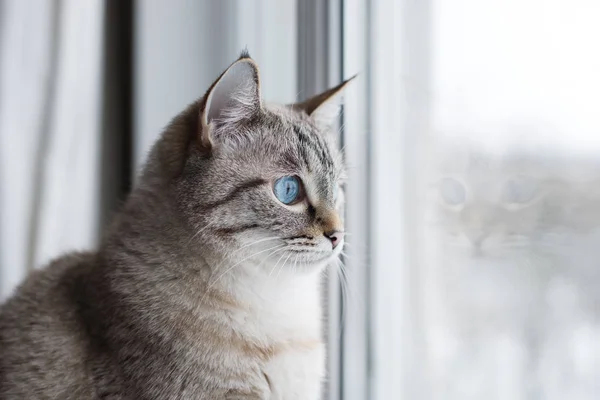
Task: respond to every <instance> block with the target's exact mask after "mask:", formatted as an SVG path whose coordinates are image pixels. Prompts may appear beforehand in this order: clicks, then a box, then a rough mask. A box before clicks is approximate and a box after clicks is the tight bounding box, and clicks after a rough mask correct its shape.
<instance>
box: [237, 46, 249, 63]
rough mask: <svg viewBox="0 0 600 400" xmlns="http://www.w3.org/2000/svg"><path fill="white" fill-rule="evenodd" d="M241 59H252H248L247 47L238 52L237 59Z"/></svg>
mask: <svg viewBox="0 0 600 400" xmlns="http://www.w3.org/2000/svg"><path fill="white" fill-rule="evenodd" d="M243 58H252V57H250V53H249V52H248V47H245V48H244V49H243V50H242V51H241V52H240V56H239V58H238V60H241V59H243Z"/></svg>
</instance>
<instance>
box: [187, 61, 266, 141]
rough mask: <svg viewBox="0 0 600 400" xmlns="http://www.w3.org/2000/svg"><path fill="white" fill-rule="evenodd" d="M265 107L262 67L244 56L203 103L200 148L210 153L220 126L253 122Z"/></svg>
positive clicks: (213, 85)
mask: <svg viewBox="0 0 600 400" xmlns="http://www.w3.org/2000/svg"><path fill="white" fill-rule="evenodd" d="M261 107H262V105H261V98H260V80H259V73H258V66H257V65H256V63H255V62H254V60H252V59H251V58H250V56H249V55H248V53H247V52H243V53H242V55H241V56H240V58H239V59H238V60H237V61H236V62H234V63H233V64H231V66H229V68H227V69H226V70H225V72H223V73H222V74H221V76H220V77H219V78H218V79H217V80H216V81H215V82H214V83H213V84H212V86H211V87H210V89H208V91H207V92H206V95H205V96H204V98H203V101H202V102H201V105H200V123H199V124H198V125H199V126H198V130H199V132H198V136H199V144H200V146H201V147H202V148H203V149H204V150H208V151H210V149H211V148H212V145H213V140H214V139H215V137H214V136H215V132H216V130H217V128H218V127H219V126H221V125H225V124H233V123H237V122H240V121H242V120H244V119H250V118H252V117H253V116H254V115H255V114H256V113H258V112H259V111H260V109H261Z"/></svg>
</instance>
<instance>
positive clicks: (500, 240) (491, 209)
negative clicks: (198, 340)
mask: <svg viewBox="0 0 600 400" xmlns="http://www.w3.org/2000/svg"><path fill="white" fill-rule="evenodd" d="M443 157H444V158H445V160H443V161H442V162H440V163H439V164H438V171H437V173H436V176H435V179H434V181H433V184H432V186H431V200H432V203H431V204H432V205H433V207H434V209H435V220H436V225H437V227H438V229H439V232H440V233H442V235H443V237H442V238H441V240H442V241H443V243H444V244H445V245H449V247H452V248H454V250H455V251H456V250H458V251H461V252H463V253H464V254H465V255H468V256H470V257H471V256H475V257H481V256H483V257H489V258H500V259H502V258H507V257H512V256H514V255H515V254H520V253H522V252H523V251H527V250H528V249H529V246H530V245H531V244H532V241H533V240H534V239H536V238H537V237H538V236H539V235H540V234H541V233H543V232H544V229H546V228H545V224H547V223H548V218H549V215H548V213H549V208H548V202H547V200H548V198H549V195H550V194H551V191H552V184H551V182H549V180H548V179H547V177H545V176H543V174H541V173H540V170H541V169H542V167H541V166H540V165H539V164H538V163H536V161H535V160H533V161H531V162H529V161H528V160H527V159H523V158H517V157H514V158H511V157H505V158H502V157H495V156H493V155H490V154H486V153H483V152H477V151H475V150H470V149H469V150H466V149H462V150H461V151H449V152H448V153H446V154H444V156H443ZM446 248H448V246H447V247H446Z"/></svg>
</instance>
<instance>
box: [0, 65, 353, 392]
mask: <svg viewBox="0 0 600 400" xmlns="http://www.w3.org/2000/svg"><path fill="white" fill-rule="evenodd" d="M347 82H348V81H346V82H344V83H342V84H340V85H339V86H337V87H335V88H333V89H330V90H328V91H327V92H325V93H322V94H320V95H318V96H315V97H313V98H311V99H309V100H307V101H306V102H304V103H301V104H295V105H291V106H270V105H265V104H263V103H262V101H261V98H260V88H259V74H258V69H257V66H256V65H255V63H254V61H253V60H252V59H250V57H249V56H248V54H247V53H243V54H242V56H241V57H240V59H239V60H237V61H236V62H235V63H233V64H232V65H231V66H230V67H229V68H228V69H227V70H226V71H225V72H224V73H223V74H222V75H221V76H220V77H219V78H218V79H217V81H216V82H215V83H214V84H213V85H212V86H211V87H210V89H209V90H208V92H207V93H206V95H205V96H204V97H202V98H201V99H200V100H198V101H197V102H195V103H193V104H191V105H190V106H189V107H188V108H187V109H186V110H185V111H183V112H182V113H181V114H180V115H179V116H177V117H176V118H175V119H174V120H173V121H172V122H171V124H170V125H169V126H168V127H167V129H166V130H165V132H164V133H163V134H162V137H161V138H160V139H159V140H158V142H157V143H156V144H155V146H154V147H153V149H152V151H151V152H150V155H149V158H148V162H147V164H146V166H145V168H144V170H143V172H142V174H141V176H140V177H139V180H138V184H137V186H136V188H135V189H134V190H133V192H132V193H131V195H130V196H129V198H128V200H127V202H126V204H125V206H124V208H123V210H122V211H121V212H120V213H119V214H118V215H117V216H116V218H115V220H114V221H113V224H112V225H111V227H110V229H109V230H108V232H107V233H106V235H105V237H104V239H103V241H102V243H101V246H100V249H99V251H98V252H94V253H91V252H90V253H74V254H70V255H67V256H64V257H62V258H60V259H58V260H56V261H54V262H53V263H51V264H50V266H49V267H47V268H45V269H43V270H40V271H37V272H35V273H33V274H32V275H31V276H30V277H29V278H28V279H27V280H26V281H25V283H24V284H22V286H21V287H20V288H19V289H18V290H17V291H16V293H15V294H14V295H13V296H12V298H11V299H9V300H8V302H7V303H6V304H4V305H3V306H2V308H0V398H2V399H33V398H43V399H99V398H103V399H104V398H106V399H286V400H291V399H302V400H310V399H317V398H319V392H320V387H321V380H322V378H323V375H324V345H323V343H322V340H321V307H320V296H319V280H320V276H321V272H322V270H323V268H324V267H325V266H326V265H327V264H328V263H330V262H331V261H333V260H334V259H335V258H336V257H337V256H338V255H339V254H340V252H341V249H342V245H343V237H344V228H343V224H342V220H341V217H340V216H341V214H340V212H341V205H342V196H341V195H338V194H337V193H338V191H339V190H338V188H339V185H340V179H341V178H342V172H343V171H342V165H341V159H340V156H339V154H338V152H337V151H336V149H335V147H334V146H332V145H331V144H330V143H329V139H328V137H327V136H326V132H325V131H326V130H327V128H328V126H329V123H330V122H332V121H333V119H334V118H335V114H336V110H337V109H338V107H337V106H336V105H335V103H336V102H335V101H333V100H334V98H335V97H336V95H337V94H338V93H339V92H340V90H341V89H342V88H343V87H344V86H345V84H346V83H347Z"/></svg>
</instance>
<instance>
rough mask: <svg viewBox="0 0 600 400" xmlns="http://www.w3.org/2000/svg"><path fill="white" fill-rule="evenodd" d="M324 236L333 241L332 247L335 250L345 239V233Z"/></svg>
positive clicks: (332, 232) (339, 232)
mask: <svg viewBox="0 0 600 400" xmlns="http://www.w3.org/2000/svg"><path fill="white" fill-rule="evenodd" d="M324 235H325V237H326V238H327V239H329V240H331V247H332V248H334V249H335V248H336V247H337V245H338V244H340V243H341V242H342V240H343V239H344V232H342V231H331V232H325V233H324Z"/></svg>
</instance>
